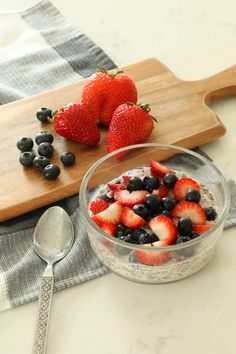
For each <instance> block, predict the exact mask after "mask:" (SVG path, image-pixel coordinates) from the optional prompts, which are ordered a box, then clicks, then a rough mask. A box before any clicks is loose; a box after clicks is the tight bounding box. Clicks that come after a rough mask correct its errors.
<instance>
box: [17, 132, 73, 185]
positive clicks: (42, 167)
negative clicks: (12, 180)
mask: <svg viewBox="0 0 236 354" xmlns="http://www.w3.org/2000/svg"><path fill="white" fill-rule="evenodd" d="M53 140H54V137H53V135H52V134H51V133H49V132H47V131H42V132H40V133H38V134H37V135H36V137H35V143H36V144H37V145H38V149H37V150H38V156H36V155H35V153H34V152H33V151H32V148H33V146H34V142H33V140H32V139H31V138H30V137H23V138H21V139H20V140H18V141H17V144H16V146H17V148H18V149H19V150H20V151H21V154H20V158H19V161H20V163H21V164H22V165H23V166H25V167H30V166H34V167H35V168H36V169H37V170H39V171H42V174H43V176H44V177H45V178H46V179H48V180H53V179H56V178H57V177H58V176H59V174H60V168H59V166H57V165H55V164H53V163H50V160H49V159H50V158H51V157H52V156H53V152H54V148H53V145H52V143H53ZM60 160H61V162H62V163H63V165H64V166H72V165H73V164H74V163H75V155H74V154H73V153H72V152H63V153H62V154H61V156H60Z"/></svg>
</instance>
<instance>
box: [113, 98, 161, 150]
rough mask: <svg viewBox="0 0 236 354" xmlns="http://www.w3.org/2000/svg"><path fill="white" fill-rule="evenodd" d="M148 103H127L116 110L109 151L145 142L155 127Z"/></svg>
mask: <svg viewBox="0 0 236 354" xmlns="http://www.w3.org/2000/svg"><path fill="white" fill-rule="evenodd" d="M149 112H150V108H149V105H147V104H139V105H135V104H131V103H126V104H122V105H120V106H119V107H118V108H117V109H116V110H115V112H114V114H113V116H112V120H111V124H110V126H109V130H108V141H107V150H108V152H111V151H114V150H117V149H120V148H122V147H125V146H128V145H133V144H141V143H144V142H145V141H146V140H147V139H148V138H149V136H150V134H151V132H152V129H153V128H154V124H153V119H154V120H155V118H154V117H152V116H151V115H150V114H149Z"/></svg>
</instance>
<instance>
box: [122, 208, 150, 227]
mask: <svg viewBox="0 0 236 354" xmlns="http://www.w3.org/2000/svg"><path fill="white" fill-rule="evenodd" d="M121 222H122V223H123V224H124V225H125V226H126V227H128V228H129V229H139V228H140V227H143V226H144V224H145V220H144V219H143V218H141V216H139V215H137V214H135V213H134V212H133V210H132V209H130V208H129V207H124V209H123V211H122V214H121Z"/></svg>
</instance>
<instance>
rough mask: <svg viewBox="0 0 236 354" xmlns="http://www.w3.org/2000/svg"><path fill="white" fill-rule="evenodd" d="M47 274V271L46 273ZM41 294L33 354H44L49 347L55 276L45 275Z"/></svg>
mask: <svg viewBox="0 0 236 354" xmlns="http://www.w3.org/2000/svg"><path fill="white" fill-rule="evenodd" d="M45 273H46V271H45ZM45 273H44V277H43V279H42V285H41V289H40V294H39V309H38V317H37V322H36V328H35V337H34V345H33V354H44V353H45V351H46V345H47V334H48V324H49V316H50V308H51V300H52V292H53V282H54V279H53V274H52V275H45Z"/></svg>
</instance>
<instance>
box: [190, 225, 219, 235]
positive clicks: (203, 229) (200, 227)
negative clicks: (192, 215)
mask: <svg viewBox="0 0 236 354" xmlns="http://www.w3.org/2000/svg"><path fill="white" fill-rule="evenodd" d="M214 225H215V224H206V225H199V224H193V231H194V232H196V233H197V234H199V235H200V234H203V233H204V232H207V231H208V230H210V229H211V228H212V226H214Z"/></svg>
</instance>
